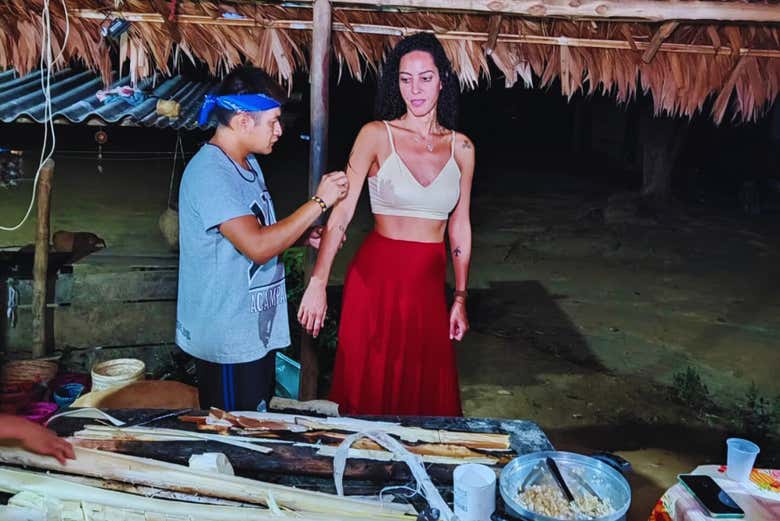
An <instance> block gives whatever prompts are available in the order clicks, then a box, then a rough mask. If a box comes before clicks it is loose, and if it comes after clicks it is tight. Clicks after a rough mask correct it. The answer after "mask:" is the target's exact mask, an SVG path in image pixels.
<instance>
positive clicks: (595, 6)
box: [301, 0, 780, 22]
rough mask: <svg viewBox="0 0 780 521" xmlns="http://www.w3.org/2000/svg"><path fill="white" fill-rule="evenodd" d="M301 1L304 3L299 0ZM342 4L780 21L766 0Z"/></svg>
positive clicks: (388, 0) (363, 0)
mask: <svg viewBox="0 0 780 521" xmlns="http://www.w3.org/2000/svg"><path fill="white" fill-rule="evenodd" d="M301 3H302V4H305V3H307V2H301ZM338 3H339V4H345V5H360V6H373V7H375V8H377V9H381V10H387V9H392V8H403V9H414V10H415V11H426V10H437V11H466V12H475V13H496V14H498V13H501V14H511V15H524V16H532V17H559V18H584V19H602V20H603V19H620V20H633V21H643V22H664V21H667V20H689V21H729V22H780V6H778V5H777V4H770V3H745V2H719V1H708V0H689V1H685V2H680V1H676V0H672V1H668V2H661V1H658V0H344V1H343V2H338Z"/></svg>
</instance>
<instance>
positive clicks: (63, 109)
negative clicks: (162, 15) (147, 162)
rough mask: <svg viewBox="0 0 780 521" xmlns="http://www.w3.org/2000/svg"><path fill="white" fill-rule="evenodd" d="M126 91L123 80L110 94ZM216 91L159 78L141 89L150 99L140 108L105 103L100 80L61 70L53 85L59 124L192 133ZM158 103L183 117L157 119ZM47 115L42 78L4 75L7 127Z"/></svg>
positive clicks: (0, 96) (0, 113)
mask: <svg viewBox="0 0 780 521" xmlns="http://www.w3.org/2000/svg"><path fill="white" fill-rule="evenodd" d="M123 86H130V78H129V77H125V78H122V79H121V80H119V81H117V82H116V83H114V84H113V85H111V86H110V87H109V88H108V89H114V88H117V87H123ZM215 87H216V82H196V81H190V80H186V79H184V78H183V77H181V76H173V77H171V78H166V79H162V80H160V79H159V78H158V80H157V82H156V84H155V82H154V78H147V79H144V80H141V81H140V82H139V83H138V85H137V88H138V89H139V90H141V91H142V92H144V93H145V94H146V95H147V97H146V99H144V100H143V101H141V102H140V103H138V104H136V105H133V104H131V103H130V102H129V101H127V100H126V99H123V98H121V97H118V96H117V97H111V98H110V99H106V100H105V101H104V102H101V101H100V100H99V99H98V98H97V96H96V93H97V91H99V90H101V89H103V85H102V83H101V81H100V78H99V77H98V76H97V75H96V74H94V73H93V72H91V71H79V70H75V69H63V70H61V71H58V72H56V73H55V74H54V75H53V76H52V79H51V103H52V114H53V118H54V121H55V122H57V123H62V122H70V123H87V124H98V125H99V124H106V123H114V124H120V125H138V126H144V127H158V128H166V127H171V128H177V129H179V128H184V129H188V130H189V129H194V128H197V127H198V111H199V110H200V106H201V104H202V103H203V96H204V95H205V94H207V93H208V92H209V91H211V90H212V89H214V88H215ZM108 89H106V90H108ZM158 99H172V100H175V101H177V102H178V103H179V105H180V112H179V117H178V118H175V119H172V118H169V117H167V116H160V115H158V114H157V110H156V107H157V100H158ZM43 114H44V96H43V90H42V89H41V74H40V72H33V73H31V74H29V75H27V76H24V77H22V78H20V77H18V75H17V73H16V71H14V70H9V71H5V72H0V120H2V121H4V122H6V123H10V122H13V121H25V120H27V121H29V120H34V121H36V122H38V123H42V122H43V119H44V116H43Z"/></svg>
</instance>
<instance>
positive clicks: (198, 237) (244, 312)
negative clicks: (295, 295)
mask: <svg viewBox="0 0 780 521" xmlns="http://www.w3.org/2000/svg"><path fill="white" fill-rule="evenodd" d="M247 160H248V161H249V164H250V165H251V166H252V168H253V169H254V172H252V171H250V170H245V169H244V168H242V167H241V166H239V165H237V164H236V163H235V162H233V161H232V160H231V159H230V158H229V157H228V156H226V155H225V153H224V152H222V150H221V149H219V148H218V147H216V146H214V145H209V144H207V145H204V146H203V147H202V148H201V149H200V150H199V151H198V153H197V154H195V156H193V158H192V159H191V160H190V162H189V164H188V165H187V168H186V169H185V170H184V176H183V177H182V181H181V188H180V191H179V297H178V305H177V317H176V343H177V344H178V345H179V347H181V348H182V349H183V350H184V351H186V352H187V353H189V354H191V355H192V356H194V357H197V358H200V359H203V360H207V361H209V362H215V363H220V364H238V363H244V362H252V361H255V360H258V359H260V358H262V357H264V356H265V355H266V354H267V353H268V352H269V351H271V350H273V349H278V348H282V347H286V346H288V345H290V325H289V323H288V318H287V292H286V289H285V284H284V263H282V262H281V259H279V258H277V257H274V258H273V259H271V260H269V261H268V262H266V263H265V264H262V265H260V264H255V263H254V262H252V261H251V260H250V259H248V258H247V257H245V256H244V255H243V254H242V253H241V252H239V251H238V250H237V249H236V247H235V246H233V243H231V242H230V241H229V240H228V239H227V238H225V237H224V236H223V235H222V234H221V233H220V232H219V225H220V224H222V223H224V222H225V221H227V220H229V219H233V218H236V217H241V216H243V215H254V216H255V217H256V218H257V220H258V222H259V223H260V224H261V225H263V226H266V225H270V224H273V223H275V222H276V215H275V214H274V207H273V203H272V202H271V195H270V194H269V193H268V190H267V188H266V186H265V179H264V178H263V174H262V172H261V170H260V166H259V165H258V164H257V160H256V159H255V158H254V156H251V155H250V156H248V157H247Z"/></svg>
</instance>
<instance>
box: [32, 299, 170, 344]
mask: <svg viewBox="0 0 780 521" xmlns="http://www.w3.org/2000/svg"><path fill="white" fill-rule="evenodd" d="M20 323H21V318H20ZM175 326H176V302H175V301H170V302H139V303H117V302H113V303H105V304H102V305H93V306H77V305H72V306H67V307H62V308H58V309H57V310H56V311H55V313H54V335H55V339H56V341H57V345H69V346H72V347H76V348H79V347H81V348H83V347H95V346H133V345H141V344H162V343H173V342H174V340H175Z"/></svg>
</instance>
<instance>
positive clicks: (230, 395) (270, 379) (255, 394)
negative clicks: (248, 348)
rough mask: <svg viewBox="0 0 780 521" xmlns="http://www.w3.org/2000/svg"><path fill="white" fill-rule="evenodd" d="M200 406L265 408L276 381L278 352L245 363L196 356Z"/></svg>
mask: <svg viewBox="0 0 780 521" xmlns="http://www.w3.org/2000/svg"><path fill="white" fill-rule="evenodd" d="M195 364H196V367H197V374H198V392H199V395H200V407H201V409H208V408H209V407H218V408H220V409H222V410H225V411H258V410H265V409H266V408H267V407H268V403H269V402H270V401H271V397H272V396H273V395H274V387H275V385H276V352H275V351H271V352H270V353H268V354H267V355H265V356H264V357H263V358H261V359H259V360H255V361H253V362H246V363H243V364H215V363H213V362H207V361H205V360H201V359H199V358H196V359H195Z"/></svg>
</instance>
